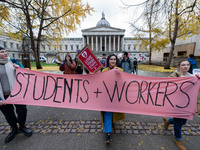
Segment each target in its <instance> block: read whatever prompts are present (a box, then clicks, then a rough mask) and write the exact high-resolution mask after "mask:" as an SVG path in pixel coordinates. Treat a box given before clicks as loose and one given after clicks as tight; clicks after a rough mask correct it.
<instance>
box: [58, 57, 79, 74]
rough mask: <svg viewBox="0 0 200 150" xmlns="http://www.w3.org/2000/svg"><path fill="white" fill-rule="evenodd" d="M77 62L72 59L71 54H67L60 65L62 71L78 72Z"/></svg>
mask: <svg viewBox="0 0 200 150" xmlns="http://www.w3.org/2000/svg"><path fill="white" fill-rule="evenodd" d="M75 69H76V63H75V61H73V60H72V57H71V56H70V54H66V56H65V60H64V62H63V63H62V65H61V66H60V71H64V72H63V74H76V70H75Z"/></svg>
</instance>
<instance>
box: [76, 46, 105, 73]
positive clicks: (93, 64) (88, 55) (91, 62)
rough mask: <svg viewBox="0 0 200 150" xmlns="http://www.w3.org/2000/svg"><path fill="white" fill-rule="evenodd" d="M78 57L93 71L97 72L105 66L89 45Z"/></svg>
mask: <svg viewBox="0 0 200 150" xmlns="http://www.w3.org/2000/svg"><path fill="white" fill-rule="evenodd" d="M77 57H78V58H79V59H80V61H81V62H82V63H83V64H84V66H85V67H86V68H87V69H88V70H89V71H90V72H91V73H94V72H97V71H99V70H100V69H101V68H102V67H103V65H102V64H101V63H100V62H99V61H98V59H97V58H96V56H95V55H94V54H93V53H92V51H91V50H90V49H89V48H88V46H86V47H84V48H83V49H82V50H81V51H80V52H79V53H78V54H77Z"/></svg>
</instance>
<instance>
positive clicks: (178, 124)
mask: <svg viewBox="0 0 200 150" xmlns="http://www.w3.org/2000/svg"><path fill="white" fill-rule="evenodd" d="M189 68H190V62H189V61H188V60H182V61H180V62H179V63H178V70H177V71H175V72H173V73H172V74H171V75H170V77H188V76H193V75H192V74H190V73H188V70H189ZM163 121H164V128H165V129H166V130H167V129H168V127H169V124H173V125H174V135H175V138H174V142H175V144H176V145H177V147H178V148H179V149H180V150H186V148H185V146H184V145H183V142H182V136H181V130H182V126H183V125H185V124H186V122H187V119H183V118H169V119H167V118H163Z"/></svg>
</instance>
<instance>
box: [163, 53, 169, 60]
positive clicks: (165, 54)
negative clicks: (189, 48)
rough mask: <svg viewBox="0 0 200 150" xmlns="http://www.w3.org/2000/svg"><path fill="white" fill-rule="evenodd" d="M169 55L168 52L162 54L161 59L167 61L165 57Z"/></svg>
mask: <svg viewBox="0 0 200 150" xmlns="http://www.w3.org/2000/svg"><path fill="white" fill-rule="evenodd" d="M168 57H169V53H164V54H163V61H167V58H168Z"/></svg>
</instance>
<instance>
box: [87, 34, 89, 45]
mask: <svg viewBox="0 0 200 150" xmlns="http://www.w3.org/2000/svg"><path fill="white" fill-rule="evenodd" d="M87 45H89V36H87Z"/></svg>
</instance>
